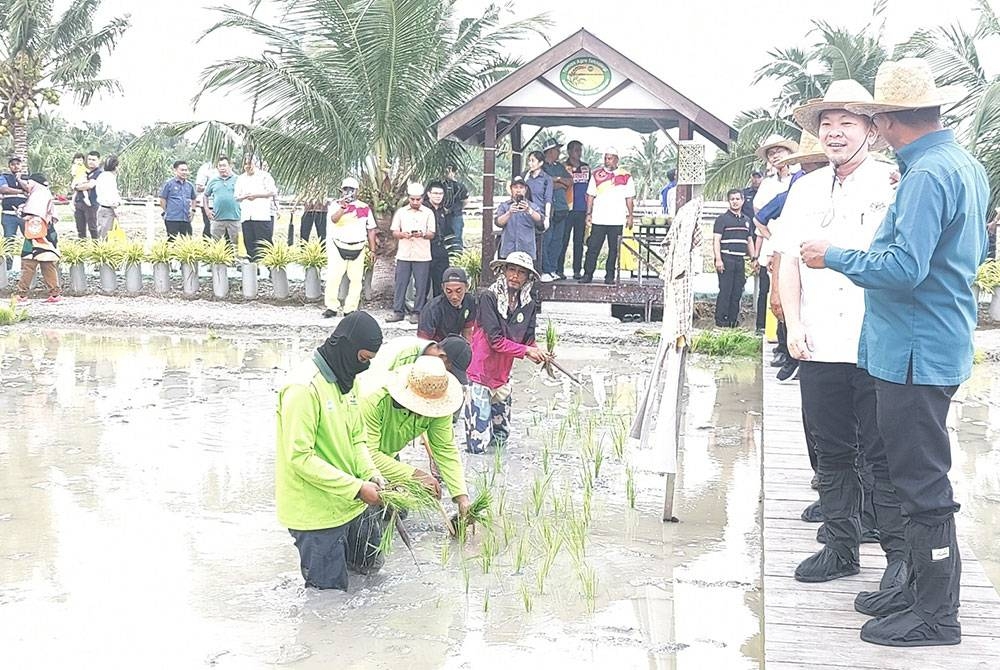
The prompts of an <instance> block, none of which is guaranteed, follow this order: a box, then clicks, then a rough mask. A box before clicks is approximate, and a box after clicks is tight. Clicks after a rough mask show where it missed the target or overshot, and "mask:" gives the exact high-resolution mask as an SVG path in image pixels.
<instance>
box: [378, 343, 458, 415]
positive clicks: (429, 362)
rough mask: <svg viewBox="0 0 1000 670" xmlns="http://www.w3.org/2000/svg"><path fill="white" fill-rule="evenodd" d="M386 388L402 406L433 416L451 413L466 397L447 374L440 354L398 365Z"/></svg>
mask: <svg viewBox="0 0 1000 670" xmlns="http://www.w3.org/2000/svg"><path fill="white" fill-rule="evenodd" d="M386 388H387V389H388V390H389V395H391V396H392V399H393V400H395V401H396V402H398V403H399V404H400V405H402V406H403V407H405V408H406V409H408V410H410V411H411V412H413V413H414V414H419V415H420V416H428V417H431V418H432V419H437V418H440V417H442V416H451V415H452V414H454V413H455V412H456V411H457V410H458V408H459V407H461V406H462V402H463V400H464V397H465V396H464V394H463V392H462V385H461V384H459V383H458V380H457V379H455V377H453V376H452V375H450V374H448V371H447V370H446V369H445V367H444V361H442V360H441V359H440V358H438V357H437V356H420V357H418V358H417V360H416V361H415V362H413V363H412V364H410V365H404V366H403V367H401V368H399V369H398V370H396V374H395V376H393V378H392V380H391V381H390V382H389V383H388V384H386Z"/></svg>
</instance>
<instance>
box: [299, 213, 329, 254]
mask: <svg viewBox="0 0 1000 670" xmlns="http://www.w3.org/2000/svg"><path fill="white" fill-rule="evenodd" d="M314 227H315V228H316V235H317V236H318V237H319V241H320V242H321V243H322V244H323V246H324V247H325V246H326V210H323V211H322V212H302V222H301V224H300V235H301V237H302V241H303V242H305V241H307V240H308V239H309V236H310V235H312V231H313V228H314Z"/></svg>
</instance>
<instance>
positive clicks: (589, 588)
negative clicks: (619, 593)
mask: <svg viewBox="0 0 1000 670" xmlns="http://www.w3.org/2000/svg"><path fill="white" fill-rule="evenodd" d="M577 577H579V579H580V589H581V590H582V591H583V599H584V601H586V603H587V611H588V612H591V613H593V611H594V607H595V605H596V604H597V587H598V584H599V580H598V578H597V572H596V571H595V570H594V569H593V568H592V567H590V566H589V565H581V566H580V568H579V570H578V571H577Z"/></svg>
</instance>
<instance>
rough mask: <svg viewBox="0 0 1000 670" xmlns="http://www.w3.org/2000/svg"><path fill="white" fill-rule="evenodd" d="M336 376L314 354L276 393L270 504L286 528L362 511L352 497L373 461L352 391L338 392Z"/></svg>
mask: <svg viewBox="0 0 1000 670" xmlns="http://www.w3.org/2000/svg"><path fill="white" fill-rule="evenodd" d="M335 380H336V378H335V377H334V376H333V372H332V371H331V370H330V368H329V366H327V365H326V362H325V361H323V359H322V358H321V357H320V356H319V355H318V354H316V355H314V356H313V360H312V361H311V362H309V363H307V364H306V365H304V366H303V367H302V368H301V369H299V370H297V371H295V372H293V373H292V374H291V375H290V376H289V379H288V382H287V383H286V385H285V386H284V388H282V389H281V391H280V392H279V393H278V431H277V432H278V440H277V442H278V444H277V454H276V456H275V470H276V472H275V502H276V506H277V510H278V520H279V521H280V522H281V523H282V525H284V526H285V527H286V528H291V529H293V530H320V529H324V528H334V527H337V526H342V525H344V524H345V523H348V522H349V521H351V520H352V519H354V518H355V517H356V516H358V515H359V514H361V513H362V512H363V511H364V510H365V503H364V502H363V501H361V500H358V499H357V497H356V496H357V495H358V491H359V490H360V489H361V485H362V484H363V483H364V482H365V481H366V480H368V479H370V478H371V477H372V475H373V474H375V472H376V470H375V465H374V464H373V463H372V459H371V455H370V453H369V451H368V448H367V445H366V444H365V431H364V427H363V425H362V423H361V413H360V411H359V409H360V408H359V406H358V400H357V397H356V395H355V391H356V389H351V392H350V393H346V394H344V393H341V392H340V388H339V387H338V386H337V384H336V381H335Z"/></svg>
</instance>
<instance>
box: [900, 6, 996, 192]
mask: <svg viewBox="0 0 1000 670" xmlns="http://www.w3.org/2000/svg"><path fill="white" fill-rule="evenodd" d="M977 11H978V12H979V21H978V23H977V25H976V29H975V30H974V31H973V32H971V33H970V32H968V31H967V30H965V28H963V27H962V26H960V25H953V26H943V27H938V28H931V29H924V30H919V31H917V32H916V33H914V34H913V36H912V37H910V39H909V40H908V41H907V42H906V43H905V44H903V45H901V46H900V47H899V50H898V51H899V54H900V55H907V56H918V57H922V58H926V59H927V60H928V61H929V62H930V64H931V68H932V69H933V70H934V74H935V76H936V78H937V82H938V84H940V85H948V86H950V85H958V86H961V87H962V88H964V89H965V91H966V95H965V97H964V98H963V99H962V100H961V101H960V102H959V103H958V105H957V106H955V107H954V108H953V109H951V110H946V111H947V119H946V120H947V121H949V123H950V124H951V125H953V126H954V127H955V130H956V134H957V135H958V137H959V139H960V140H962V141H963V142H964V143H965V145H966V147H967V148H968V149H969V150H970V151H971V152H972V153H973V154H974V155H975V156H976V158H978V159H979V161H980V162H981V163H982V164H983V165H984V166H985V167H986V171H987V174H988V175H989V178H990V187H991V191H992V202H993V205H992V206H994V207H995V206H997V205H998V204H1000V73H998V74H994V76H993V77H990V76H988V75H987V73H986V71H985V70H984V69H983V67H982V64H981V62H980V58H979V50H978V46H979V45H981V44H982V43H983V42H985V41H986V40H990V39H993V40H996V39H998V38H1000V19H998V17H997V14H996V13H995V12H994V11H993V9H992V8H991V7H990V3H989V2H987V1H986V0H977Z"/></svg>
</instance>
